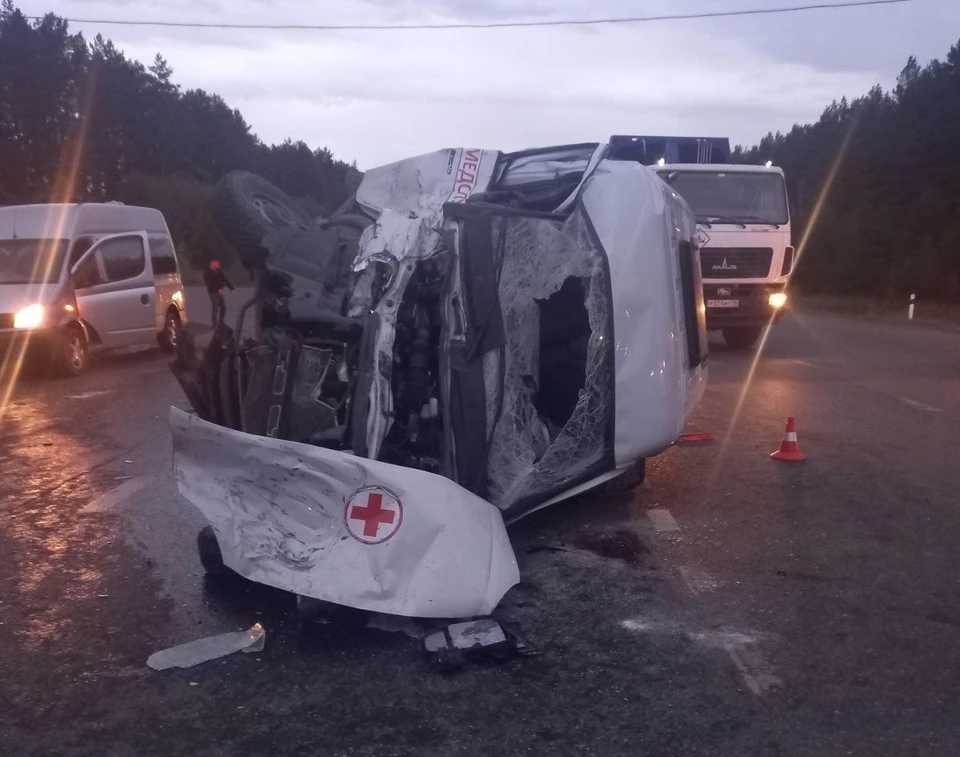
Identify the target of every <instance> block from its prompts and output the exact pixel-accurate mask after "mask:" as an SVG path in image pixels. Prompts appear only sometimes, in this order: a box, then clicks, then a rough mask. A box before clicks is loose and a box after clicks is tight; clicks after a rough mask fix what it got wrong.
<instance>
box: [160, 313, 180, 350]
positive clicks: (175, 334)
mask: <svg viewBox="0 0 960 757" xmlns="http://www.w3.org/2000/svg"><path fill="white" fill-rule="evenodd" d="M179 341H180V313H179V312H177V310H176V308H170V309H169V310H168V311H167V316H166V318H164V319H163V331H161V332H160V333H159V334H157V342H158V343H159V345H160V349H161V350H163V351H164V352H176V351H177V343H178V342H179Z"/></svg>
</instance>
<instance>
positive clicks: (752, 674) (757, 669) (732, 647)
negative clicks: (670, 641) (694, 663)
mask: <svg viewBox="0 0 960 757" xmlns="http://www.w3.org/2000/svg"><path fill="white" fill-rule="evenodd" d="M687 637H688V638H689V639H690V640H691V641H693V642H695V643H698V644H701V645H703V646H705V647H708V648H711V649H722V650H723V651H724V652H726V653H727V656H728V657H729V658H730V661H731V662H732V663H733V665H734V667H735V668H736V669H737V671H738V672H739V673H740V676H741V677H742V678H743V682H744V683H745V684H746V685H747V688H748V689H750V693H752V694H753V695H754V696H760V695H761V694H763V693H764V692H766V691H768V690H769V689H772V688H774V687H776V686H781V685H783V681H782V680H780V678H779V676H777V674H776V672H775V671H774V669H773V666H772V665H770V663H768V662H767V661H766V660H765V659H764V657H763V654H762V653H761V652H760V650H758V649H757V648H756V644H757V642H759V641H761V639H762V637H761V636H758V635H756V634H746V633H741V632H739V631H706V632H704V633H688V634H687Z"/></svg>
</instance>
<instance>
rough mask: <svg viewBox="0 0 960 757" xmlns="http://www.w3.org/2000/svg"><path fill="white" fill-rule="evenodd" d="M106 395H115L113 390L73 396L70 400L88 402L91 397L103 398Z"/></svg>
mask: <svg viewBox="0 0 960 757" xmlns="http://www.w3.org/2000/svg"><path fill="white" fill-rule="evenodd" d="M105 394H113V389H104V390H102V391H99V392H84V393H83V394H71V395H70V397H69V399H72V400H88V399H90V398H91V397H102V396H103V395H105Z"/></svg>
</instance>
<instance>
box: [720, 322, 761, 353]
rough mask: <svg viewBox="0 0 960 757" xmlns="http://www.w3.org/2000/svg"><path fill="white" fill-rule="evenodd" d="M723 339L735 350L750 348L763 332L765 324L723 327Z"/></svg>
mask: <svg viewBox="0 0 960 757" xmlns="http://www.w3.org/2000/svg"><path fill="white" fill-rule="evenodd" d="M722 331H723V341H725V342H726V343H727V346H728V347H731V348H732V349H735V350H749V349H751V348H752V347H753V346H754V345H755V344H756V343H757V340H758V339H759V338H760V335H761V334H762V333H763V326H736V327H731V328H726V329H722Z"/></svg>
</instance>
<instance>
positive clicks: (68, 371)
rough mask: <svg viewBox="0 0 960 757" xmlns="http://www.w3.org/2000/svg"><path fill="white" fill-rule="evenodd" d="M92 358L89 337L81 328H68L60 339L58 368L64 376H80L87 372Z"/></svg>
mask: <svg viewBox="0 0 960 757" xmlns="http://www.w3.org/2000/svg"><path fill="white" fill-rule="evenodd" d="M89 357H90V345H89V344H87V336H86V334H84V333H83V330H82V329H81V328H80V327H79V326H68V327H67V328H66V329H65V330H64V332H63V335H62V336H61V337H60V344H59V346H58V349H57V360H56V368H57V372H58V373H59V374H60V375H62V376H68V377H69V376H79V375H80V374H81V373H83V372H84V370H86V367H87V360H88V359H89Z"/></svg>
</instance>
